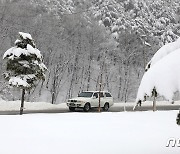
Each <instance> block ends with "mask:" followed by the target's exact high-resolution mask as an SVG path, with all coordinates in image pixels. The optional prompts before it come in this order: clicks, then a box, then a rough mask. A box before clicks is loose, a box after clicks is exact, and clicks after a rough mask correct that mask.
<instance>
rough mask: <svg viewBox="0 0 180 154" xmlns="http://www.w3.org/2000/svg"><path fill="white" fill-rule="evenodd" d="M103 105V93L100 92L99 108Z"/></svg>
mask: <svg viewBox="0 0 180 154" xmlns="http://www.w3.org/2000/svg"><path fill="white" fill-rule="evenodd" d="M104 103H105V97H104V93H103V92H100V106H101V107H103V106H104ZM98 106H99V101H98Z"/></svg>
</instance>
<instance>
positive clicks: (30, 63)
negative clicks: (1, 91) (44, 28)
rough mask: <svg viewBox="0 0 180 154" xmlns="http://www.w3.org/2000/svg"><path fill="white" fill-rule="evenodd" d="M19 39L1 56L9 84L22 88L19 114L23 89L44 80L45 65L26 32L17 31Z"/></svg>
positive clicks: (22, 101) (21, 110)
mask: <svg viewBox="0 0 180 154" xmlns="http://www.w3.org/2000/svg"><path fill="white" fill-rule="evenodd" d="M19 36H20V39H17V40H16V41H15V46H14V47H12V48H10V49H8V50H7V51H6V52H5V53H4V56H3V59H6V60H7V63H6V64H7V65H6V71H7V72H5V73H4V77H5V79H6V80H8V81H9V85H11V86H14V87H19V88H21V89H22V100H21V108H20V114H22V113H23V106H24V95H25V90H27V89H31V88H32V87H34V86H35V83H36V81H37V80H40V79H42V80H45V71H46V70H47V68H46V66H45V65H44V63H43V57H42V55H41V53H40V51H39V50H38V49H37V48H36V45H35V43H34V40H33V39H32V37H31V35H30V34H28V33H23V32H19Z"/></svg>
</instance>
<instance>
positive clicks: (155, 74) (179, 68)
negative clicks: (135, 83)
mask: <svg viewBox="0 0 180 154" xmlns="http://www.w3.org/2000/svg"><path fill="white" fill-rule="evenodd" d="M178 41H179V40H178ZM166 51H167V50H166ZM154 59H155V58H154ZM152 61H153V59H152ZM154 88H155V89H156V91H157V93H158V94H159V95H160V96H163V97H164V98H165V99H167V100H168V101H173V95H174V93H175V92H176V91H180V49H177V50H175V51H173V52H171V53H169V54H168V56H164V57H163V58H162V59H161V60H158V61H157V60H156V64H155V65H152V67H151V68H150V69H149V70H148V71H147V72H146V73H145V74H144V76H143V78H142V80H141V84H140V86H139V89H138V93H137V98H136V102H138V101H139V100H141V101H143V100H144V96H151V95H152V90H153V89H154Z"/></svg>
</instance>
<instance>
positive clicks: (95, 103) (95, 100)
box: [91, 92, 99, 107]
mask: <svg viewBox="0 0 180 154" xmlns="http://www.w3.org/2000/svg"><path fill="white" fill-rule="evenodd" d="M98 102H99V99H98V92H95V93H94V94H93V97H92V101H91V107H97V106H98Z"/></svg>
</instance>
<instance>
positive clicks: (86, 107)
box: [83, 103, 91, 112]
mask: <svg viewBox="0 0 180 154" xmlns="http://www.w3.org/2000/svg"><path fill="white" fill-rule="evenodd" d="M90 109H91V105H90V104H89V103H86V104H85V105H84V108H83V110H84V111H85V112H88V111H89V110H90Z"/></svg>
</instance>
